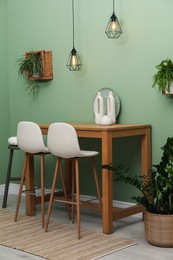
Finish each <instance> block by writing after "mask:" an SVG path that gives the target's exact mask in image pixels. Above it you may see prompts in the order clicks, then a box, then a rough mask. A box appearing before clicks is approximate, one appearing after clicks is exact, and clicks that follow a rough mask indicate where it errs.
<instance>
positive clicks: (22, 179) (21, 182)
mask: <svg viewBox="0 0 173 260" xmlns="http://www.w3.org/2000/svg"><path fill="white" fill-rule="evenodd" d="M28 158H29V155H28V154H27V153H26V154H25V160H24V165H23V170H22V176H21V181H20V187H19V193H18V197H17V204H16V212H15V218H14V221H17V216H18V212H19V206H20V200H21V195H22V188H23V183H24V180H25V172H26V165H27V161H28Z"/></svg>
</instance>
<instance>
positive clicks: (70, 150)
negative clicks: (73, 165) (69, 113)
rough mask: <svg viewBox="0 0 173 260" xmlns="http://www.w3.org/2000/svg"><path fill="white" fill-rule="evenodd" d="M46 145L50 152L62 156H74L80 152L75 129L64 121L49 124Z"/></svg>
mask: <svg viewBox="0 0 173 260" xmlns="http://www.w3.org/2000/svg"><path fill="white" fill-rule="evenodd" d="M47 146H48V150H49V152H50V153H52V154H54V155H55V156H59V157H62V158H74V157H77V156H79V154H80V147H79V142H78V137H77V134H76V130H75V129H74V128H73V127H72V126H71V125H69V124H66V123H53V124H51V125H50V126H49V129H48V137H47Z"/></svg>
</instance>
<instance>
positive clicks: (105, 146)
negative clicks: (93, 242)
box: [102, 132, 113, 234]
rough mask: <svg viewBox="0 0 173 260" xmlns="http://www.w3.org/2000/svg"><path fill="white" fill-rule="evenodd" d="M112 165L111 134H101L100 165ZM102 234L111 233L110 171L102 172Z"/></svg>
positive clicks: (104, 170)
mask: <svg viewBox="0 0 173 260" xmlns="http://www.w3.org/2000/svg"><path fill="white" fill-rule="evenodd" d="M110 163H112V134H111V132H103V133H102V164H110ZM102 197H103V200H102V203H103V213H102V217H103V233H105V234H111V233H112V232H113V202H112V171H108V170H106V169H103V170H102Z"/></svg>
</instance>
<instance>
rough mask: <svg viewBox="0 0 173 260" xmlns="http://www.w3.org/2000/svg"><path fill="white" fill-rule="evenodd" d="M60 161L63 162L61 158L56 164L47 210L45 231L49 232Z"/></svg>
mask: <svg viewBox="0 0 173 260" xmlns="http://www.w3.org/2000/svg"><path fill="white" fill-rule="evenodd" d="M60 163H61V159H60V158H57V161H56V165H55V171H54V177H53V183H52V190H51V195H50V201H49V206H48V212H47V219H46V227H45V232H47V229H48V225H49V219H50V213H51V209H52V202H53V198H54V191H55V185H56V180H57V175H58V169H59V165H60Z"/></svg>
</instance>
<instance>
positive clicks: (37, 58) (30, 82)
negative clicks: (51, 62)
mask: <svg viewBox="0 0 173 260" xmlns="http://www.w3.org/2000/svg"><path fill="white" fill-rule="evenodd" d="M17 62H18V75H19V76H23V77H24V78H25V79H26V81H27V88H26V92H27V94H28V95H30V94H31V93H34V92H35V90H36V89H37V87H38V84H37V80H38V79H39V78H40V77H41V76H42V57H41V55H40V52H34V51H33V52H30V53H29V54H28V55H24V56H22V57H21V58H20V59H18V60H17Z"/></svg>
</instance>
